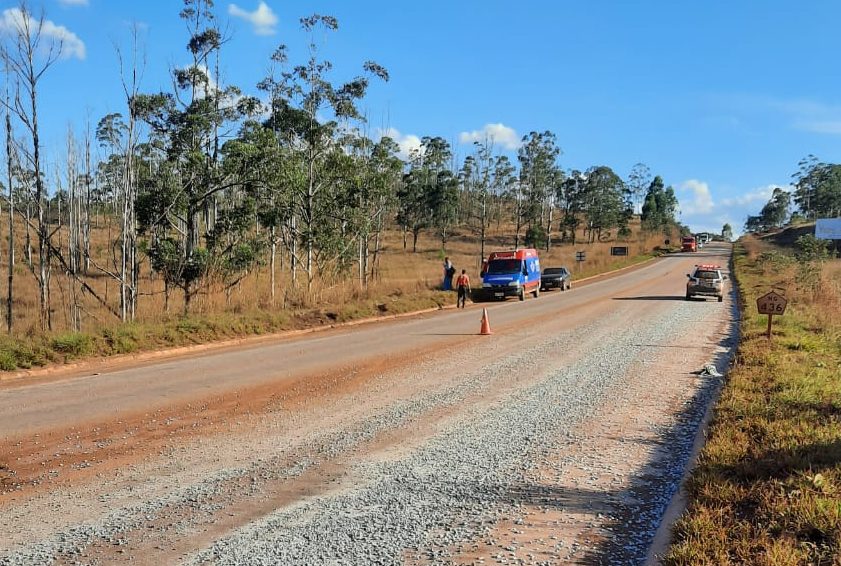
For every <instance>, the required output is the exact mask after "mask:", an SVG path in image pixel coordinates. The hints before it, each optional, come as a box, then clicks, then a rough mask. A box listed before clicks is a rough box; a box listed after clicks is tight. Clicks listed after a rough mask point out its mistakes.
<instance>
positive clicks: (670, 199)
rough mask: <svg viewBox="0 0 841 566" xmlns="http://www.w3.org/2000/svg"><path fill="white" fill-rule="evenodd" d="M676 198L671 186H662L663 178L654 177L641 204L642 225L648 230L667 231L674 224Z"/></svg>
mask: <svg viewBox="0 0 841 566" xmlns="http://www.w3.org/2000/svg"><path fill="white" fill-rule="evenodd" d="M677 207H678V200H677V197H676V196H675V191H674V189H672V187H668V188H666V187H664V184H663V179H662V178H661V177H660V176H659V175H658V176H656V177H654V179H653V180H652V181H651V184H650V185H649V186H648V190H647V191H646V193H645V199H644V201H643V205H642V216H641V220H642V227H643V229H645V230H648V231H650V232H657V231H661V232H668V231H669V230H670V229H671V228H672V227H673V226H674V225H675V224H676V220H675V214H676V213H677Z"/></svg>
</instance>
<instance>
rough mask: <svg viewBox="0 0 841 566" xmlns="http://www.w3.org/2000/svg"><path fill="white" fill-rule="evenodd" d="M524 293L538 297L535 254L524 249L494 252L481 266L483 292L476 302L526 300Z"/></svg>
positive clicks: (538, 286) (537, 271)
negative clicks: (510, 299) (506, 299)
mask: <svg viewBox="0 0 841 566" xmlns="http://www.w3.org/2000/svg"><path fill="white" fill-rule="evenodd" d="M526 293H532V294H533V295H534V297H535V298H537V297H538V295H540V258H539V257H538V255H537V250H535V249H532V248H526V249H521V250H511V251H506V252H493V253H491V255H489V256H488V259H487V261H485V262H484V265H483V266H482V289H481V291H480V290H478V289H477V293H476V295H477V299H479V300H483V299H484V300H490V299H504V298H506V297H518V298H519V299H520V300H521V301H524V300H526Z"/></svg>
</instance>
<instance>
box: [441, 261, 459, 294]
mask: <svg viewBox="0 0 841 566" xmlns="http://www.w3.org/2000/svg"><path fill="white" fill-rule="evenodd" d="M455 274H456V268H455V267H454V266H453V262H451V261H450V258H449V257H445V258H444V284H443V287H444V290H445V291H452V289H453V276H454V275H455Z"/></svg>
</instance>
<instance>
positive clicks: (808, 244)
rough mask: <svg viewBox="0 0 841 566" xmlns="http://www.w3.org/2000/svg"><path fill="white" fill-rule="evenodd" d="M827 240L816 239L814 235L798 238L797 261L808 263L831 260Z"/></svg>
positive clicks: (796, 243)
mask: <svg viewBox="0 0 841 566" xmlns="http://www.w3.org/2000/svg"><path fill="white" fill-rule="evenodd" d="M828 243H829V242H827V241H826V240H821V239H819V238H816V237H815V236H814V235H813V234H806V235H804V236H800V237H799V238H797V241H796V242H795V245H796V246H797V260H798V261H800V262H802V263H806V262H809V261H825V260H827V259H829V247H828Z"/></svg>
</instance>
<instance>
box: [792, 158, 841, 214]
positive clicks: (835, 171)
mask: <svg viewBox="0 0 841 566" xmlns="http://www.w3.org/2000/svg"><path fill="white" fill-rule="evenodd" d="M798 165H799V169H798V171H797V173H795V174H794V175H793V178H794V195H793V196H794V202H795V203H796V204H797V206H798V208H799V209H800V211H801V212H802V213H803V215H804V216H805V217H806V218H817V217H835V216H839V215H841V165H836V164H832V163H822V162H820V161H818V158H817V157H815V156H814V155H809V156H807V157H805V158H803V159H802V160H801V161H800V163H799V164H798Z"/></svg>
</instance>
